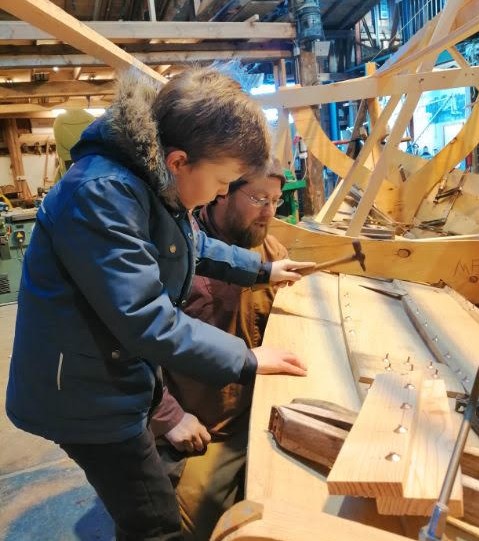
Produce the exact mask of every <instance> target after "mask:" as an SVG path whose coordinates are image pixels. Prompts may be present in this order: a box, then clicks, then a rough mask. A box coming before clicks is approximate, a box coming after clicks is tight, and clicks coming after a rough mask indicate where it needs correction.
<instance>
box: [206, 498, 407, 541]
mask: <svg viewBox="0 0 479 541" xmlns="http://www.w3.org/2000/svg"><path fill="white" fill-rule="evenodd" d="M304 492H308V490H307V488H306V489H305V490H304ZM262 503H263V505H264V507H263V510H262V517H261V520H252V521H251V522H249V523H248V524H245V525H244V526H242V527H241V528H239V529H238V530H236V531H234V532H232V533H231V534H230V535H228V536H227V537H220V538H217V537H213V538H212V541H222V540H223V539H224V541H233V540H234V541H312V540H316V539H318V536H319V539H321V541H338V540H343V539H344V540H348V539H355V541H410V539H409V538H407V537H404V536H402V535H398V534H396V533H391V532H388V531H384V530H379V529H377V528H374V527H371V525H365V524H361V523H359V522H355V521H352V520H346V519H344V518H340V517H337V516H334V515H331V514H330V513H325V512H322V511H320V510H318V508H317V507H316V506H314V505H310V506H308V507H301V506H297V505H295V504H294V503H293V502H291V500H272V499H268V500H265V501H264V502H262ZM229 513H233V514H234V513H235V510H234V509H233V511H230V512H227V514H226V515H225V516H224V517H225V520H226V522H227V524H230V517H229ZM231 522H234V520H232V521H231Z"/></svg>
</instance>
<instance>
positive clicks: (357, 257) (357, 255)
mask: <svg viewBox="0 0 479 541" xmlns="http://www.w3.org/2000/svg"><path fill="white" fill-rule="evenodd" d="M353 248H354V254H352V255H347V256H344V257H338V258H337V259H331V260H330V261H324V262H323V263H316V265H313V266H311V267H306V268H304V269H295V271H294V272H297V273H298V274H301V276H307V275H308V274H312V273H313V272H318V271H320V270H323V269H330V268H332V267H336V266H337V265H342V264H344V263H351V261H358V262H359V264H360V265H361V268H362V269H363V271H365V270H366V265H365V264H364V260H365V259H366V255H365V254H364V252H363V251H362V250H361V243H360V242H359V240H357V239H356V240H353Z"/></svg>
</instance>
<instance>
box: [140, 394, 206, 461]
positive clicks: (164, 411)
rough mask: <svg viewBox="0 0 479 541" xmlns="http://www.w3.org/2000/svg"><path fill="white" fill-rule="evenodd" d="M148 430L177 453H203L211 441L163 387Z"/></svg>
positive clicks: (193, 417) (193, 416) (196, 422)
mask: <svg viewBox="0 0 479 541" xmlns="http://www.w3.org/2000/svg"><path fill="white" fill-rule="evenodd" d="M150 428H151V431H152V432H153V434H154V436H155V438H158V437H160V436H163V437H164V438H166V439H167V440H168V441H169V442H170V443H171V445H173V447H175V449H177V450H178V451H186V452H188V453H192V452H193V451H203V450H204V448H205V447H206V445H208V443H209V442H210V441H211V436H210V434H209V433H208V431H207V430H206V427H205V426H204V425H203V424H201V423H200V421H199V420H198V418H197V417H196V416H195V415H192V414H191V413H187V412H185V411H184V410H183V408H182V407H181V406H180V404H179V403H178V401H177V400H176V399H175V397H174V396H173V395H171V394H170V392H169V391H168V388H167V387H163V397H162V399H161V402H160V403H159V404H158V406H157V407H156V408H155V409H154V410H153V413H152V415H151V418H150Z"/></svg>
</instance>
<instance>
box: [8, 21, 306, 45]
mask: <svg viewBox="0 0 479 541" xmlns="http://www.w3.org/2000/svg"><path fill="white" fill-rule="evenodd" d="M83 24H84V25H85V26H87V27H88V28H89V29H91V30H93V31H94V32H96V33H98V34H100V35H101V36H103V37H104V38H107V39H109V40H111V41H115V42H118V43H121V42H123V41H131V40H140V39H141V40H150V39H158V40H162V39H205V40H212V39H287V40H294V39H295V38H296V30H295V28H294V25H293V24H291V23H259V22H211V23H210V22H180V21H157V22H150V21H115V22H113V21H84V22H83ZM52 31H53V30H52ZM52 36H53V37H57V36H56V35H55V34H52V33H49V32H48V31H43V30H40V29H39V28H36V27H35V26H32V25H31V24H28V23H25V22H12V21H1V22H0V40H32V41H36V40H40V39H51V38H52Z"/></svg>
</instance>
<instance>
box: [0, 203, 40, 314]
mask: <svg viewBox="0 0 479 541" xmlns="http://www.w3.org/2000/svg"><path fill="white" fill-rule="evenodd" d="M34 225H35V211H34V210H33V209H27V210H25V211H21V212H17V211H14V212H6V213H3V214H0V305H2V304H7V303H10V302H15V301H16V300H17V298H18V290H19V289H20V278H21V275H22V264H23V256H24V254H25V250H26V247H27V246H28V243H29V242H30V237H31V235H32V231H33V227H34Z"/></svg>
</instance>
